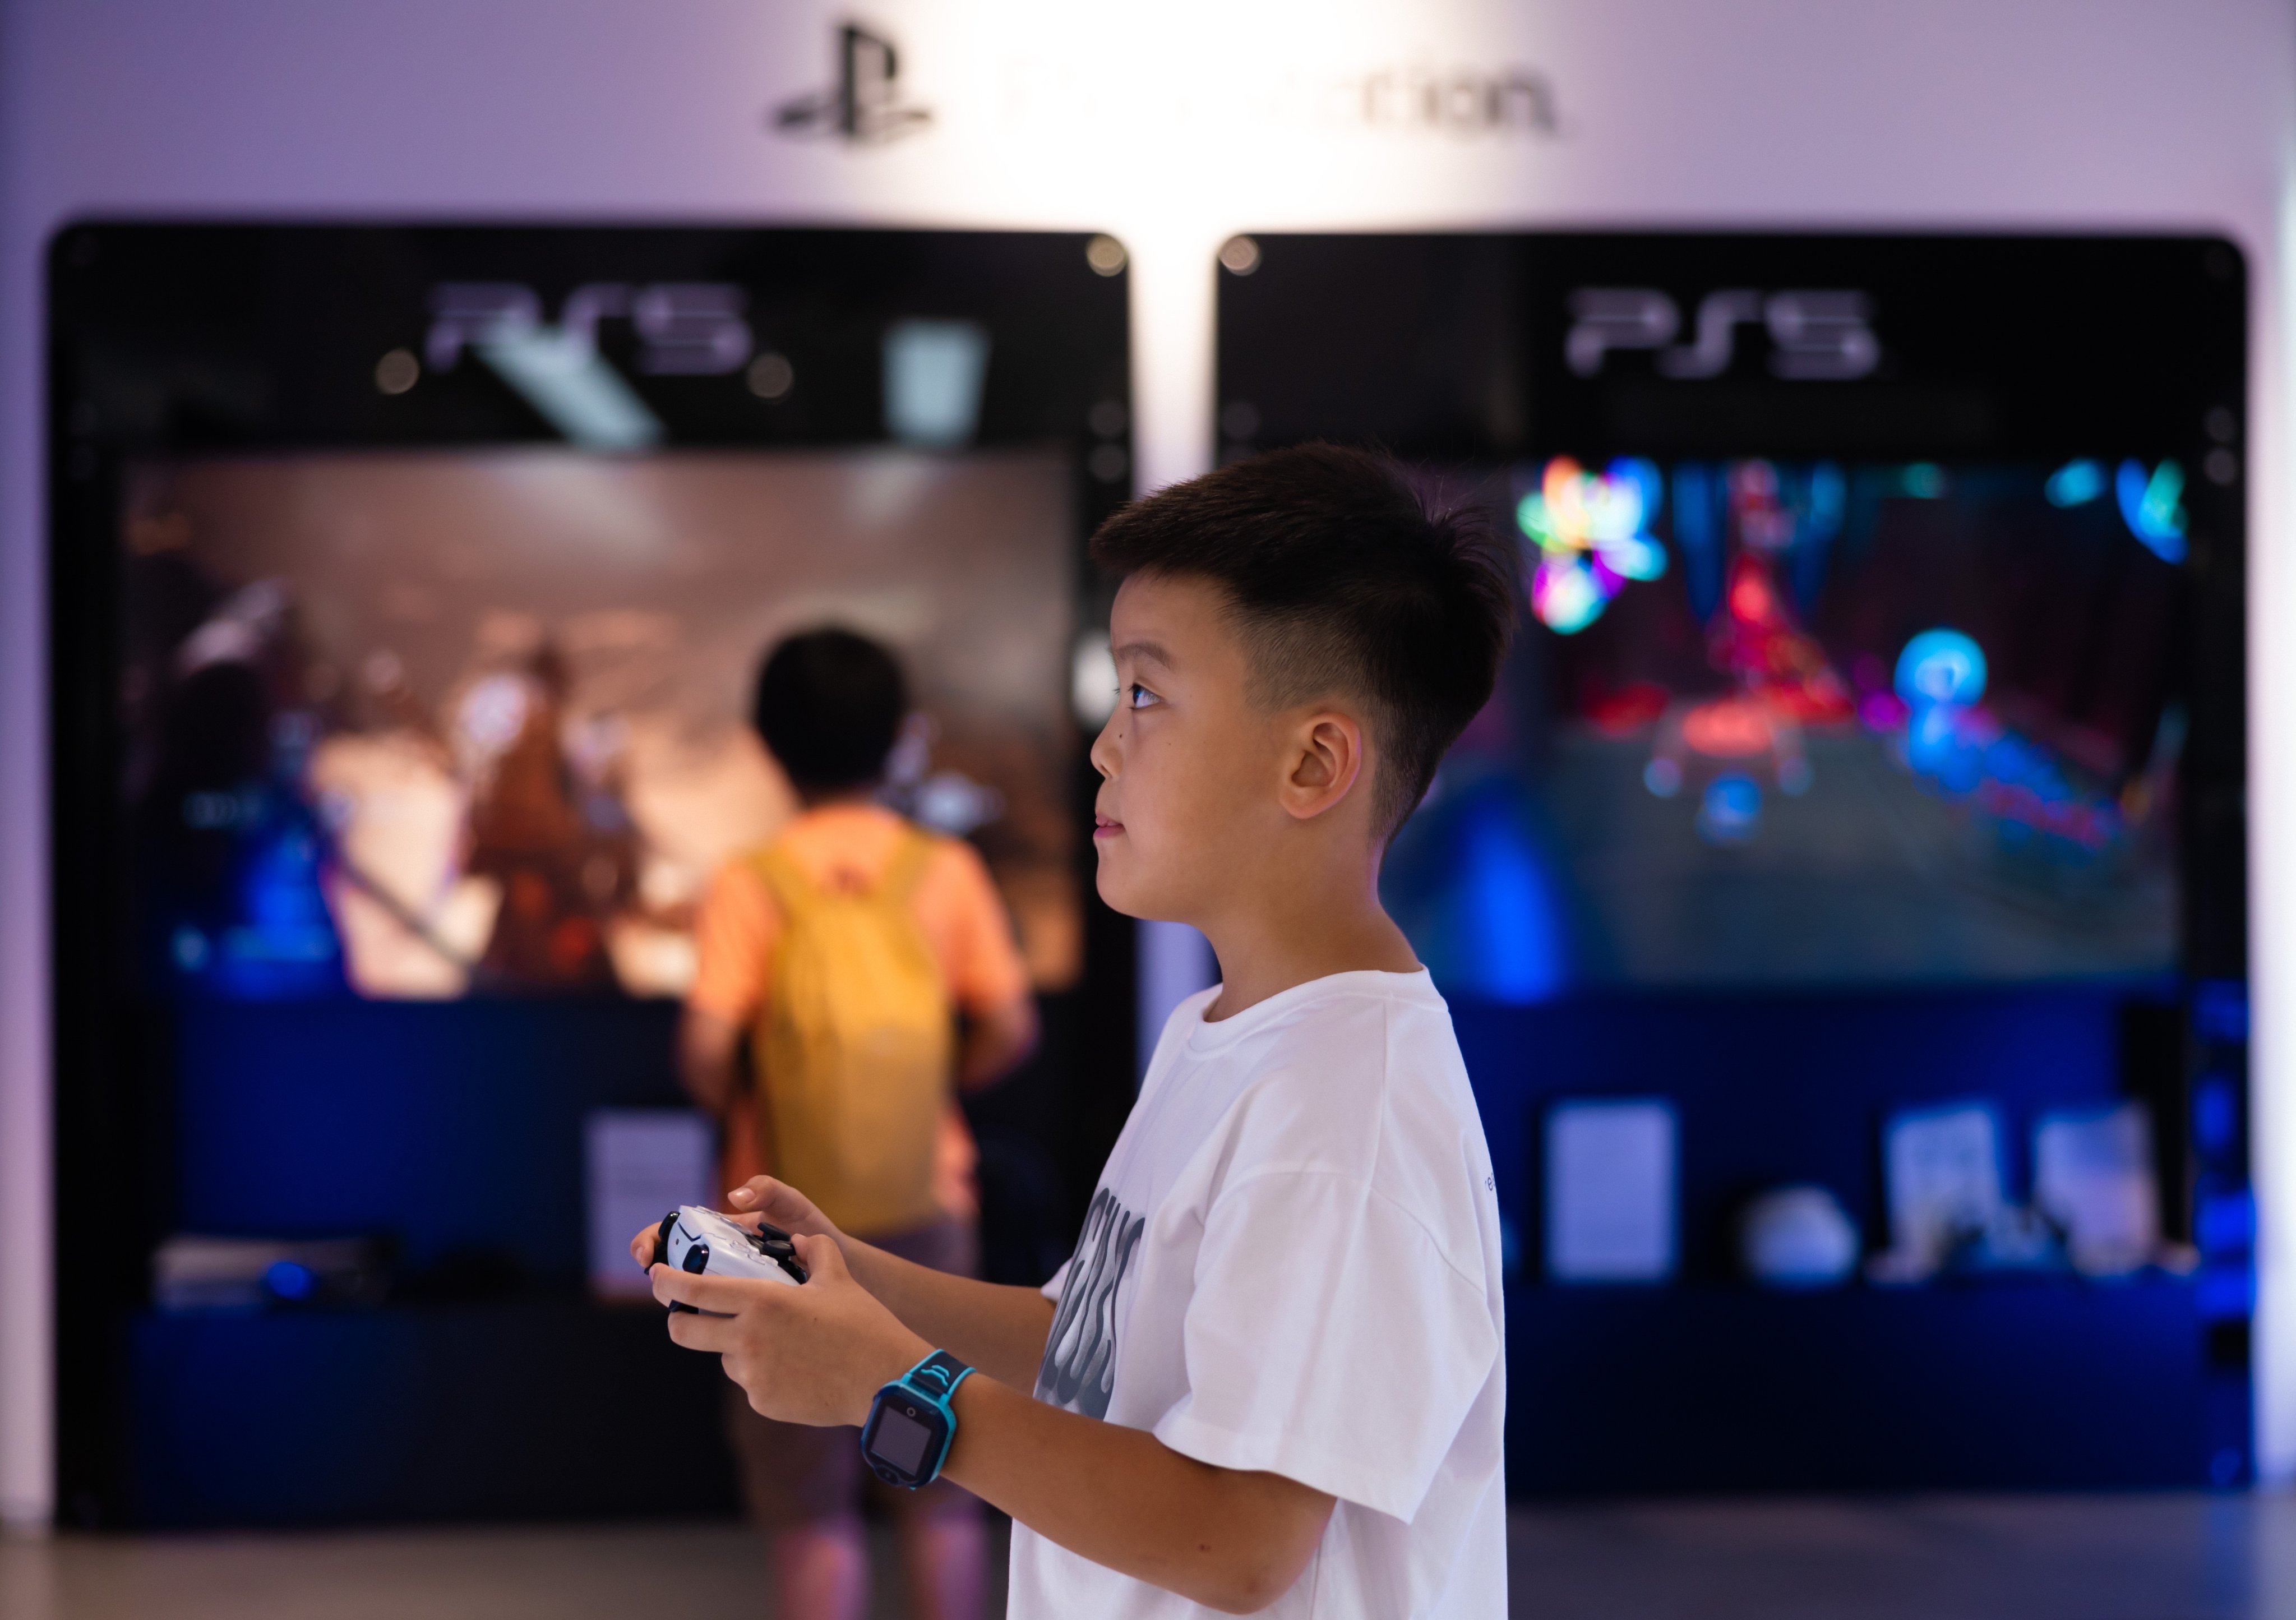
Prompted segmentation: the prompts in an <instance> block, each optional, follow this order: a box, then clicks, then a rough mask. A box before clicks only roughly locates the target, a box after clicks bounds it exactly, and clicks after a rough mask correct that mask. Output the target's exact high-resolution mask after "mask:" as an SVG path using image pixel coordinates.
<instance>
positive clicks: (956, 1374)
mask: <svg viewBox="0 0 2296 1620" xmlns="http://www.w3.org/2000/svg"><path fill="white" fill-rule="evenodd" d="M969 1377H972V1368H970V1367H968V1366H966V1365H965V1364H964V1362H963V1361H958V1360H957V1359H956V1358H955V1356H953V1355H951V1354H949V1353H948V1352H947V1351H946V1350H936V1351H934V1352H933V1353H931V1355H929V1356H927V1357H926V1358H925V1359H924V1360H923V1361H919V1362H918V1363H917V1364H916V1365H915V1366H914V1367H912V1368H910V1369H908V1371H906V1372H905V1373H903V1374H902V1375H901V1376H900V1377H899V1378H898V1379H897V1380H895V1381H896V1382H897V1383H900V1384H906V1386H908V1387H909V1388H911V1389H913V1390H914V1391H916V1393H917V1394H921V1395H922V1396H923V1397H924V1398H925V1399H926V1400H928V1401H930V1402H932V1403H933V1404H934V1405H935V1406H939V1407H941V1408H944V1409H946V1408H947V1405H948V1402H949V1401H950V1399H951V1397H953V1396H954V1395H955V1394H956V1386H958V1385H960V1384H962V1383H964V1381H965V1380H966V1379H967V1378H969ZM949 1421H950V1422H952V1423H954V1422H955V1421H956V1414H955V1412H950V1413H949Z"/></svg>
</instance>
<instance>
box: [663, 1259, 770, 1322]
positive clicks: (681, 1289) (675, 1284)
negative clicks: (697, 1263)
mask: <svg viewBox="0 0 2296 1620" xmlns="http://www.w3.org/2000/svg"><path fill="white" fill-rule="evenodd" d="M649 1275H651V1276H652V1279H653V1296H654V1297H655V1298H656V1299H658V1300H660V1302H661V1303H663V1304H665V1305H670V1304H676V1305H692V1306H693V1308H694V1309H695V1310H697V1311H715V1312H717V1314H718V1315H720V1316H732V1315H733V1314H734V1312H738V1311H740V1310H742V1308H743V1307H744V1306H747V1305H750V1304H754V1303H756V1302H757V1298H758V1289H759V1288H760V1287H768V1288H770V1287H777V1286H778V1285H777V1284H773V1283H765V1284H759V1283H755V1282H748V1281H744V1280H743V1279H741V1278H738V1277H711V1276H709V1275H708V1274H707V1273H701V1272H694V1271H671V1270H670V1269H669V1268H668V1266H666V1265H659V1264H657V1265H656V1266H654V1267H653V1268H652V1271H651V1272H650V1273H649Z"/></svg>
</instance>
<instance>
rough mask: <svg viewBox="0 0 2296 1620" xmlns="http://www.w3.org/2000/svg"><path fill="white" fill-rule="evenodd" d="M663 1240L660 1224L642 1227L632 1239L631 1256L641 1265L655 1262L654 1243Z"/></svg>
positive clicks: (649, 1264) (650, 1264)
mask: <svg viewBox="0 0 2296 1620" xmlns="http://www.w3.org/2000/svg"><path fill="white" fill-rule="evenodd" d="M660 1240H661V1229H660V1227H659V1226H648V1227H641V1228H640V1229H638V1235H637V1236H636V1237H635V1238H631V1239H630V1258H631V1259H632V1260H635V1261H636V1262H638V1264H640V1265H641V1266H652V1264H653V1250H654V1245H655V1244H657V1243H659V1242H660Z"/></svg>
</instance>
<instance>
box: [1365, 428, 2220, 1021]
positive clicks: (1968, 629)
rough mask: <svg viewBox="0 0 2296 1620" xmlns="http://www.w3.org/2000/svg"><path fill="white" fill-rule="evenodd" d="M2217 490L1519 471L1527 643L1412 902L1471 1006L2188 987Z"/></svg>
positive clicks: (1471, 751) (1443, 974)
mask: <svg viewBox="0 0 2296 1620" xmlns="http://www.w3.org/2000/svg"><path fill="white" fill-rule="evenodd" d="M2184 476H2185V475H2184V473H2183V470H2182V469H2181V468H2180V467H2179V466H2178V465H2177V464H2176V463H2174V462H2159V463H2146V462H2139V461H2134V460H2126V461H2120V462H2108V461H2087V460H2083V461H2074V462H2071V463H2068V464H2065V465H2057V466H2030V465H2028V466H2017V465H1931V464H1926V463H1922V464H1911V465H1907V464H1890V465H1857V464H1851V463H1836V462H1788V461H1772V460H1760V459H1747V460H1737V461H1683V462H1676V463H1673V464H1670V465H1661V464H1660V463H1658V462H1655V461H1652V460H1647V459H1642V458H1636V457H1627V458H1622V459H1619V460H1615V461H1611V462H1608V463H1605V464H1602V465H1579V463H1577V462H1575V461H1572V460H1570V459H1568V458H1563V457H1556V458H1554V459H1550V460H1546V461H1544V462H1534V463H1529V464H1526V465H1521V466H1518V467H1515V468H1513V469H1512V470H1509V471H1506V472H1503V473H1493V474H1491V475H1489V476H1488V477H1487V478H1485V479H1484V480H1483V481H1482V483H1481V496H1482V498H1484V499H1485V500H1486V501H1487V502H1488V506H1489V507H1490V509H1491V512H1492V514H1493V518H1494V522H1496V523H1497V525H1498V526H1499V528H1500V530H1501V531H1502V532H1503V533H1505V535H1507V536H1508V537H1509V538H1510V539H1512V540H1513V542H1514V543H1516V544H1518V545H1519V546H1520V547H1521V556H1522V563H1523V569H1522V574H1523V580H1524V587H1525V588H1524V599H1523V618H1522V628H1521V633H1520V636H1519V638H1518V642H1517V645H1516V649H1515V652H1514V653H1513V655H1512V657H1511V659H1510V662H1509V665H1508V667H1507V669H1506V670H1505V673H1504V675H1503V676H1502V679H1501V686H1500V691H1499V693H1498V695H1497V697H1496V698H1495V699H1494V701H1493V702H1492V703H1491V705H1490V706H1489V708H1488V709H1487V710H1486V711H1484V713H1483V714H1482V715H1481V716H1480V717H1479V718H1478V719H1477V720H1475V721H1474V723H1473V725H1472V727H1471V728H1469V730H1468V732H1467V733H1466V735H1465V736H1464V737H1463V738H1462V739H1461V741H1460V743H1459V744H1458V745H1457V747H1456V749H1455V750H1454V751H1453V752H1452V754H1451V756H1450V757H1449V758H1448V760H1447V761H1446V762H1445V764H1444V767H1443V769H1442V770H1441V772H1440V773H1439V777H1438V778H1437V781H1436V784H1435V787H1434V790H1433V791H1432V792H1431V794H1430V796H1429V798H1428V800H1427V802H1426V803H1425V804H1424V805H1423V807H1422V809H1421V810H1420V811H1419V812H1418V814H1417V815H1416V816H1415V818H1413V820H1412V821H1411V822H1410V823H1409V824H1408V825H1407V826H1406V828H1405V829H1404V832H1403V834H1402V835H1401V836H1400V837H1399V838H1398V842H1397V843H1396V846H1395V848H1394V851H1392V854H1391V856H1390V860H1389V864H1388V867H1387V869H1386V873H1385V876H1384V878H1383V886H1384V892H1385V894H1386V898H1387V900H1388V902H1389V904H1390V908H1391V909H1392V910H1393V911H1394V912H1395V914H1396V916H1397V917H1398V920H1399V921H1401V922H1402V923H1403V925H1405V927H1406V930H1407V931H1408V932H1409V933H1410V935H1411V937H1412V940H1413V942H1414V943H1415V945H1416V947H1417V948H1418V950H1419V951H1420V954H1421V956H1422V958H1423V959H1424V960H1426V961H1427V962H1428V963H1429V964H1430V966H1431V967H1432V968H1433V970H1434V972H1435V974H1436V976H1437V979H1438V982H1439V983H1442V984H1443V985H1445V987H1446V988H1447V989H1451V990H1455V991H1459V992H1463V993H1469V994H1477V995H1482V996H1488V997H1491V998H1495V999H1502V1000H1512V1001H1530V1000H1538V999H1544V998H1546V997H1550V996H1553V995H1556V994H1559V993H1562V992H1565V991H1570V990H1573V989H1579V988H1596V989H1599V988H1601V987H1605V986H1621V987H1623V986H1679V987H1698V986H1709V985H1710V986H1717V987H1721V986H1731V987H1745V986H1750V985H1754V986H1759V985H1777V986H1789V985H1808V986H1823V985H1828V984H1843V985H1856V984H1859V983H1883V982H1887V983H1907V982H1934V983H1952V982H2004V983H2009V982H2035V981H2049V980H2071V979H2082V978H2096V977H2115V976H2137V975H2146V974H2161V973H2163V972H2167V971H2170V970H2172V969H2173V968H2174V967H2175V966H2176V964H2177V958H2178V935H2177V910H2178V906H2177V848H2176V846H2177V759H2178V752H2179V748H2180V745H2181V744H2182V741H2183V738H2184V736H2185V710H2184V708H2183V707H2182V673H2181V672H2182V670H2183V668H2184V665H2185V660H2186V653H2187V649H2186V648H2185V646H2182V645H2181V644H2180V637H2182V635H2183V634H2184V631H2183V626H2184V624H2185V613H2183V611H2182V607H2181V602H2182V597H2183V593H2184V569H2183V563H2184V560H2185V548H2186V538H2185V514H2184V507H2183V500H2182V498H2183V492H2184Z"/></svg>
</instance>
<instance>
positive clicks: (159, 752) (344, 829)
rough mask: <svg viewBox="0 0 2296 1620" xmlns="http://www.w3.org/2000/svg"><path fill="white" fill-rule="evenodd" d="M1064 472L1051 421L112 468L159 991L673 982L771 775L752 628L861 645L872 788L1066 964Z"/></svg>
mask: <svg viewBox="0 0 2296 1620" xmlns="http://www.w3.org/2000/svg"><path fill="white" fill-rule="evenodd" d="M1072 481H1073V473H1072V472H1071V469H1070V463H1069V460H1068V458H1066V457H1065V456H1061V455H1058V454H1054V453H1052V452H1033V451H1017V452H987V451H984V452H969V453H962V454H939V453H931V452H926V451H921V450H913V449H896V448H881V449H856V450H846V451H835V452H826V451H824V452H814V451H791V452H778V451H776V452H770V453H705V452H691V453H675V454H656V455H643V456H595V455H586V454H583V453H580V452H578V451H574V450H556V449H516V450H486V451H477V452H453V453H447V452H439V453H430V452H424V453H411V454H344V455H296V456H274V457H234V458H230V459H213V460H185V461H175V462H168V463H165V464H155V465H144V466H142V467H139V468H137V469H135V470H134V472H133V473H132V475H131V477H130V479H129V481H128V487H127V497H126V503H125V511H124V514H123V519H124V521H123V523H122V529H121V542H122V548H123V558H122V567H123V569H124V573H125V580H126V588H125V591H124V593H123V597H124V601H125V604H126V606H125V622H124V623H123V625H122V626H121V657H122V663H123V667H122V670H121V675H120V686H119V695H120V700H121V702H122V704H123V706H124V711H125V717H126V721H127V727H126V730H127V739H126V754H125V758H124V761H123V762H122V781H121V784H120V786H121V791H122V800H123V802H122V811H123V813H124V814H125V816H126V817H127V823H128V826H130V828H131V830H132V836H131V839H130V847H131V850H132V852H133V853H132V867H133V869H132V871H131V873H130V874H129V875H128V888H129V893H130V903H131V906H132V908H133V910H134V914H135V918H134V920H135V927H134V930H133V935H132V937H133V939H134V941H135V949H136V951H137V957H138V960H137V964H136V966H137V969H138V975H139V977H140V978H141V980H142V982H143V983H144V984H145V985H146V986H147V987H148V988H150V989H152V990H153V991H157V992H159V993H161V994H170V995H193V996H215V997H225V998H234V999H275V998H298V997H313V996H330V995H345V994H352V995H358V996H364V997H375V998H432V999H435V998H449V997H460V996H469V995H503V994H534V993H569V992H573V993H591V994H609V995H614V994H619V995H630V996H676V995H677V994H679V993H680V992H681V991H683V990H684V989H685V987H686V986H687V984H688V983H690V981H691V979H692V977H693V970H694V953H693V938H692V926H693V916H694V909H695V906H696V903H697V902H698V900H700V898H701V894H702V892H703V890H704V888H705V886H706V885H707V884H708V883H709V878H710V876H711V875H712V873H713V872H714V871H715V870H716V869H717V868H718V867H719V866H720V865H721V864H722V863H724V862H726V861H727V860H729V859H734V858H735V857H737V856H739V855H741V854H742V853H743V852H745V851H750V850H751V849H754V848H755V847H757V846H758V845H759V844H761V843H764V842H765V841H767V839H769V838H770V837H771V836H772V835H773V834H774V832H775V828H776V827H778V826H780V825H781V824H782V823H783V821H784V820H785V819H786V818H788V817H789V816H790V815H791V813H792V811H793V809H794V802H793V800H792V797H791V792H790V789H789V787H788V785H787V784H786V782H784V781H783V778H782V777H781V776H780V774H779V772H778V771H777V769H775V766H774V764H773V762H772V761H771V760H770V758H769V757H768V756H767V753H766V752H765V751H764V749H763V747H762V745H761V744H759V743H758V740H757V738H756V736H755V735H754V734H753V733H752V732H751V730H750V727H749V723H748V714H749V707H750V694H751V688H752V686H753V682H754V679H755V675H756V670H757V668H758V662H759V659H760V657H761V655H762V654H763V652H764V650H765V649H766V648H767V646H768V645H769V644H770V643H771V642H773V641H774V640H775V638H777V637H780V636H782V635H783V634H786V633H788V632H791V631H794V630H798V629H809V628H813V627H816V626H819V625H823V624H837V625H842V626H846V627H848V628H850V629H857V630H860V631H862V632H863V633H865V634H869V635H873V636H874V637H878V638H879V639H881V640H882V641H884V642H886V643H887V644H888V645H890V646H891V647H892V648H893V649H894V650H895V651H896V653H897V654H898V656H899V657H900V658H901V659H902V661H903V662H904V664H905V667H906V670H907V673H908V676H909V680H910V685H911V690H912V695H913V700H914V703H915V705H916V707H915V712H914V715H913V716H912V718H911V720H910V721H909V724H908V726H907V728H906V729H905V731H904V733H903V736H902V740H901V742H900V744H898V747H897V748H896V751H895V753H894V756H893V760H892V762H891V769H890V775H889V780H888V782H887V785H886V788H885V793H884V797H885V798H886V800H887V801H888V802H890V803H892V804H893V805H895V806H896V807H897V808H898V809H900V810H903V811H905V812H906V813H907V814H909V815H912V816H914V818H917V819H918V820H920V821H922V822H923V823H925V824H926V825H928V826H932V827H934V828H936V829H938V830H939V831H942V832H944V833H947V834H950V835H959V836H964V837H969V838H971V839H972V840H973V842H974V843H975V844H976V845H977V846H978V847H979V849H980V851H981V852H982V854H983V855H984V856H985V857H986V859H987V860H988V865H989V868H990V869H991V871H992V872H993V873H994V875H995V876H996V881H997V883H998V884H999V886H1000V888H1001V890H1002V892H1003V893H1004V896H1005V900H1006V901H1007V903H1008V904H1009V905H1010V907H1011V909H1012V911H1013V917H1014V919H1015V921H1016V923H1017V925H1018V928H1019V933H1020V936H1021V942H1022V946H1023V950H1024V952H1025V955H1026V957H1027V959H1028V962H1029V967H1030V969H1031V971H1032V973H1033V974H1034V976H1035V979H1036V981H1037V984H1038V985H1039V986H1040V987H1041V988H1045V989H1059V988H1062V987H1064V986H1066V985H1068V984H1070V983H1073V982H1074V981H1075V980H1076V978H1077V977H1078V974H1079V972H1080V971H1081V966H1082V963H1081V953H1082V922H1081V913H1080V910H1079V903H1080V902H1079V895H1078V889H1077V884H1076V880H1075V876H1074V861H1075V846H1074V843H1073V842H1072V840H1073V838H1074V836H1075V830H1074V827H1073V826H1072V823H1073V821H1074V817H1073V816H1072V815H1071V814H1070V791H1071V783H1070V773H1071V772H1072V770H1073V769H1074V757H1075V751H1076V748H1077V739H1076V736H1075V733H1074V728H1073V724H1072V722H1071V720H1070V718H1069V715H1068V712H1067V708H1066V700H1067V694H1068V684H1069V682H1068V674H1067V670H1068V664H1069V649H1070V643H1071V641H1072V639H1073V636H1074V629H1073V623H1072V616H1073V608H1072V604H1073V600H1074V596H1075V578H1074V568H1075V565H1074V563H1073V560H1072V558H1073V552H1074V530H1075V522H1076V519H1075V513H1074V500H1073V495H1072Z"/></svg>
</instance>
